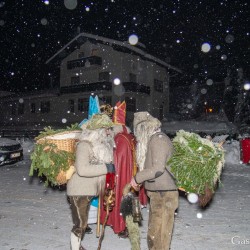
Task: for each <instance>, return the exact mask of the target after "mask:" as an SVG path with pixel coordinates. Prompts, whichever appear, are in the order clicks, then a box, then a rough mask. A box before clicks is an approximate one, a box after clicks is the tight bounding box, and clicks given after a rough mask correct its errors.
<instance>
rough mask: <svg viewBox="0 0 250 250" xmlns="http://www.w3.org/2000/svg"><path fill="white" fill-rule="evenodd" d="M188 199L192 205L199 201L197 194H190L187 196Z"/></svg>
mask: <svg viewBox="0 0 250 250" xmlns="http://www.w3.org/2000/svg"><path fill="white" fill-rule="evenodd" d="M187 199H188V201H189V202H190V203H196V202H197V201H198V199H199V197H198V195H197V194H195V193H189V194H188V195H187Z"/></svg>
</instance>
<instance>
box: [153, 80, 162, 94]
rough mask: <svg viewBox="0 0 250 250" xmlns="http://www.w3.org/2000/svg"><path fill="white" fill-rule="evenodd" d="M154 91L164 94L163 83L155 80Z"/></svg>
mask: <svg viewBox="0 0 250 250" xmlns="http://www.w3.org/2000/svg"><path fill="white" fill-rule="evenodd" d="M154 90H155V91H158V92H163V81H160V80H157V79H154Z"/></svg>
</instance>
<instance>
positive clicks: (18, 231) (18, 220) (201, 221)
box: [0, 141, 250, 250]
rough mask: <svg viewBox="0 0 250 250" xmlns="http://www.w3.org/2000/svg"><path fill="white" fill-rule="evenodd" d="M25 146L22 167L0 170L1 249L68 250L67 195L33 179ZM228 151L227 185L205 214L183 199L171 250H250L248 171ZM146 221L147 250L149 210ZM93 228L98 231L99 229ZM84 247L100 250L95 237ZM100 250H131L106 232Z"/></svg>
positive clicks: (233, 149)
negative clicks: (30, 174)
mask: <svg viewBox="0 0 250 250" xmlns="http://www.w3.org/2000/svg"><path fill="white" fill-rule="evenodd" d="M23 145H24V149H25V150H24V153H25V158H24V160H23V161H22V162H19V163H17V164H14V165H6V166H2V167H0V176H1V177H0V178H1V179H0V180H1V181H0V235H1V236H0V249H1V250H43V249H51V250H54V249H55V250H56V249H61V250H68V249H70V247H69V235H70V230H71V226H72V222H71V217H70V209H69V205H68V203H67V199H66V195H65V191H60V190H53V189H51V188H45V187H44V185H43V183H41V182H40V181H39V180H38V179H37V178H33V179H30V178H29V176H28V172H29V167H30V160H29V154H30V150H31V149H32V146H33V143H32V142H30V141H25V142H24V144H23ZM225 149H226V151H227V154H226V165H225V168H224V171H223V174H222V183H223V185H222V186H221V187H220V188H219V189H218V190H217V192H216V194H215V197H214V199H213V202H212V203H211V205H210V206H209V207H208V208H207V209H206V210H201V209H200V208H198V207H197V205H196V204H191V203H189V202H188V201H187V199H186V197H185V196H184V197H180V204H179V209H178V213H177V215H176V220H175V228H174V233H173V239H172V247H171V249H173V250H185V249H187V250H193V249H198V250H200V249H205V250H215V249H220V250H221V249H225V250H228V249H250V226H249V225H250V213H249V207H250V194H249V186H250V166H247V165H244V164H240V159H239V143H238V142H237V141H232V143H230V144H225ZM197 217H201V218H197ZM143 218H144V221H143V226H142V227H141V238H142V240H141V245H142V250H145V249H147V244H146V231H147V220H148V211H147V208H145V209H143ZM91 227H92V228H93V229H94V230H95V228H96V226H95V224H93V225H91ZM233 237H235V238H233ZM233 239H234V241H233ZM232 241H233V242H234V243H235V244H233V243H232ZM83 245H84V246H85V248H87V249H88V250H93V249H97V246H98V239H97V238H96V236H95V234H92V235H86V236H85V238H84V240H83ZM102 249H103V250H110V249H119V250H127V249H130V244H129V241H128V240H127V239H125V240H124V239H119V238H118V237H117V236H116V235H114V234H113V232H112V230H111V229H110V228H109V227H107V228H106V231H105V238H104V240H103V244H102Z"/></svg>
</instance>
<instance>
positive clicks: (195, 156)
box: [168, 130, 224, 206]
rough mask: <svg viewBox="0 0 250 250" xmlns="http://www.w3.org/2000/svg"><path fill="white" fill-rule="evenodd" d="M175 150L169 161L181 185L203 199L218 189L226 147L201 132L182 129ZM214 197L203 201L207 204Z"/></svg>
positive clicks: (175, 139)
mask: <svg viewBox="0 0 250 250" xmlns="http://www.w3.org/2000/svg"><path fill="white" fill-rule="evenodd" d="M173 145H174V153H173V155H172V156H171V158H170V160H169V161H168V165H170V169H171V172H172V174H173V175H174V177H175V179H176V183H177V186H178V187H179V188H181V189H184V190H185V192H187V193H196V194H198V195H199V197H200V199H201V198H203V199H204V197H205V196H206V195H208V193H210V196H211V195H212V194H213V193H214V192H215V189H216V186H217V183H218V182H220V175H221V171H222V168H223V165H224V150H223V149H222V147H220V146H219V145H218V144H216V143H213V142H212V141H210V140H208V139H205V138H201V137H200V136H199V135H198V134H195V133H190V132H186V131H184V130H180V131H178V132H177V133H176V136H175V137H174V139H173ZM210 200H211V197H207V198H206V200H205V201H204V202H203V204H202V203H201V204H200V205H202V206H205V205H206V204H207V203H208V202H209V201H210Z"/></svg>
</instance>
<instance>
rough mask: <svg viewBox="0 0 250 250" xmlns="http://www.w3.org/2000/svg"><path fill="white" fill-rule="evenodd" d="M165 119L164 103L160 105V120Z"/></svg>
mask: <svg viewBox="0 0 250 250" xmlns="http://www.w3.org/2000/svg"><path fill="white" fill-rule="evenodd" d="M162 119H163V105H161V106H160V107H159V120H162Z"/></svg>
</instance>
